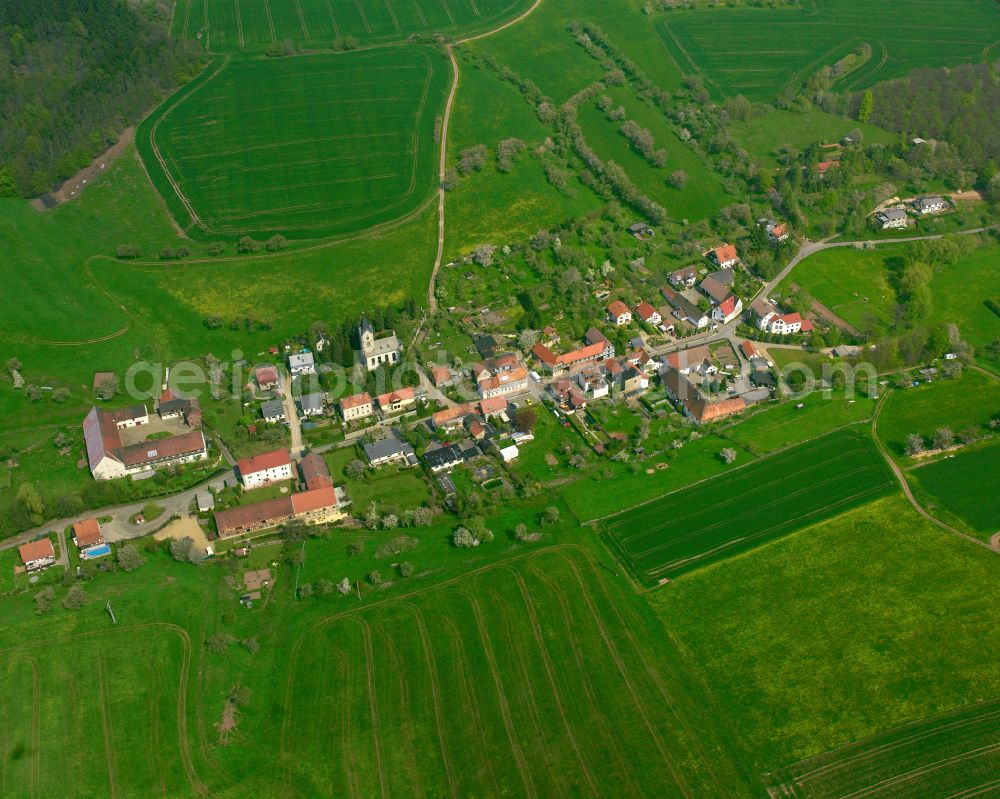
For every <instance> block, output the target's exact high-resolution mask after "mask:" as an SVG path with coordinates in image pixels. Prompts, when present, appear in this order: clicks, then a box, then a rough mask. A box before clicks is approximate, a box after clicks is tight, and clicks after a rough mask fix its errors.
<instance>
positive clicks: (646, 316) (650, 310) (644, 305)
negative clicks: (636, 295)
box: [635, 300, 659, 322]
mask: <svg viewBox="0 0 1000 799" xmlns="http://www.w3.org/2000/svg"><path fill="white" fill-rule="evenodd" d="M635 312H636V313H637V314H639V318H640V319H642V321H643V322H648V321H649V320H650V319H651V318H652V317H653V316H654V315H657V316H658V315H659V314H658V313H657V310H656V309H655V308H654V307H653V306H652V305H650V304H649V303H648V302H646V301H645V300H643V301H642V302H640V303H639V304H638V305H636V306H635Z"/></svg>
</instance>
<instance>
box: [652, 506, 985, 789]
mask: <svg viewBox="0 0 1000 799" xmlns="http://www.w3.org/2000/svg"><path fill="white" fill-rule="evenodd" d="M996 579H997V556H996V554H995V553H991V552H987V551H985V550H982V549H980V548H979V547H975V546H970V545H969V544H968V543H966V542H963V541H961V540H959V539H958V538H956V537H954V536H951V535H949V534H947V533H945V532H944V531H942V530H941V529H940V528H938V527H936V526H934V525H933V524H931V523H930V522H927V521H925V520H923V519H922V518H921V517H919V516H918V515H917V514H916V512H915V511H914V510H913V509H912V508H911V507H910V506H909V505H908V504H907V502H906V501H905V500H904V499H903V498H902V496H901V495H894V496H891V497H886V498H884V499H881V500H878V501H877V502H873V503H870V504H867V505H865V506H863V507H861V508H857V509H855V510H853V511H851V512H849V513H846V514H843V515H840V516H838V517H836V518H834V519H831V520H828V521H825V522H821V523H819V524H816V525H813V526H811V527H809V528H807V529H805V530H802V531H800V532H798V533H796V534H794V535H791V536H787V537H785V538H782V539H780V540H778V541H775V542H772V543H771V544H768V545H767V546H764V547H760V548H758V549H755V550H752V551H750V552H748V553H746V554H744V555H741V556H739V557H736V558H732V559H729V560H726V561H723V562H720V563H716V564H714V565H712V566H709V567H708V568H706V569H702V570H700V571H698V572H695V573H693V574H689V575H687V576H685V577H684V578H683V579H681V580H677V581H675V582H674V583H672V584H671V585H670V586H668V587H666V588H663V589H660V590H658V591H656V592H654V593H653V594H652V595H651V598H652V599H651V601H652V602H653V604H654V606H655V607H656V608H657V609H658V611H659V614H660V616H661V618H662V619H663V620H664V623H665V624H666V625H667V627H668V629H669V630H670V633H671V637H672V639H673V640H674V641H675V642H676V643H677V645H678V646H679V647H681V649H682V650H683V651H684V652H685V653H686V654H687V656H688V658H689V659H690V660H691V661H692V662H695V663H697V664H698V670H699V671H700V673H701V678H702V679H703V680H704V681H705V682H706V683H707V684H709V685H711V686H712V693H713V694H714V697H715V699H716V701H718V702H719V703H720V705H722V706H724V707H726V708H728V709H729V712H730V714H731V717H732V720H733V724H734V726H735V730H736V734H737V735H738V736H739V738H740V739H741V740H742V741H743V742H744V744H745V745H746V747H747V748H748V750H749V751H750V752H752V754H753V759H754V763H755V767H756V768H758V769H759V770H761V771H774V770H777V769H779V768H781V767H783V766H787V765H789V764H792V763H795V762H796V761H799V760H801V759H803V758H806V757H812V756H814V755H817V754H819V753H822V752H826V751H827V750H830V749H834V748H835V747H838V746H840V745H842V744H845V743H847V742H849V741H857V740H860V739H864V738H867V737H869V736H872V735H875V734H877V733H880V732H882V731H885V730H887V729H889V728H891V727H894V726H897V725H900V724H906V723H910V722H913V721H916V720H919V719H923V718H926V717H931V716H937V715H939V714H941V713H945V712H948V711H951V710H954V709H956V708H961V707H964V706H967V705H969V704H970V703H972V702H977V701H983V700H987V699H992V698H994V697H996V696H997V695H998V694H1000V677H998V675H997V673H996V670H995V669H993V668H992V664H993V663H994V662H995V661H996V658H997V657H1000V641H998V640H997V637H996V636H995V635H993V634H992V632H991V631H992V630H993V629H995V627H996V625H997V623H998V622H1000V609H998V607H997V603H996V602H995V601H994V595H995V592H994V590H993V586H995V584H996ZM901 759H902V758H901ZM904 765H905V763H904ZM902 770H905V769H904V768H900V769H899V770H897V771H896V773H899V771H902ZM805 795H812V794H805ZM818 795H825V794H818ZM836 795H843V794H836ZM893 795H895V794H893ZM906 795H907V796H909V795H910V794H906ZM922 795H924V796H927V795H940V794H939V793H938V792H933V791H932V792H931V793H924V794H922Z"/></svg>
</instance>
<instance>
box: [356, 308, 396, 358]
mask: <svg viewBox="0 0 1000 799" xmlns="http://www.w3.org/2000/svg"><path fill="white" fill-rule="evenodd" d="M358 338H359V339H360V340H361V363H362V365H363V366H364V367H365V369H367V370H368V371H369V372H372V371H374V370H375V369H378V367H379V366H381V365H382V364H385V363H388V364H392V363H399V355H400V352H401V347H400V345H399V339H397V338H396V333H395V331H393V332H390V333H389V335H388V336H383V337H382V338H375V331H374V329H373V328H372V326H371V322H369V321H368V317H367V316H366V317H365V318H364V319H362V320H361V326H360V327H359V328H358Z"/></svg>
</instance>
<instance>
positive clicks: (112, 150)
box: [31, 125, 135, 211]
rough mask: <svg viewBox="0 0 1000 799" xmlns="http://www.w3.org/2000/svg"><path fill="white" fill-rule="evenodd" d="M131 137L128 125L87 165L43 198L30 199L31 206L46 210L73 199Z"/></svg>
mask: <svg viewBox="0 0 1000 799" xmlns="http://www.w3.org/2000/svg"><path fill="white" fill-rule="evenodd" d="M133 138H135V128H134V127H132V126H131V125H130V126H129V127H127V128H125V130H123V131H122V133H121V136H119V137H118V141H116V142H115V143H114V144H112V145H111V146H110V147H109V148H108V149H107V150H105V151H104V152H103V153H101V154H100V155H99V156H97V158H95V159H94V160H93V161H91V162H90V165H89V166H86V167H84V168H83V169H81V170H80V171H79V172H77V173H76V174H75V175H73V177H71V178H70V179H69V180H67V181H66V182H65V183H63V184H62V186H60V187H59V188H58V189H56V190H55V191H53V192H50V193H48V194H46V195H45V199H44V200H43V199H42V198H41V197H36V198H35V199H34V200H32V201H31V207H32V208H34V209H35V210H36V211H48V210H49V209H51V208H55V207H56V206H57V205H61V204H62V203H65V202H69V201H70V200H75V199H76V198H77V197H79V196H80V195H81V194H83V190H84V189H86V188H87V186H88V185H90V184H91V183H93V182H94V180H96V179H97V178H98V177H100V176H101V175H102V174H103V173H104V171H105V170H106V169H107V168H108V165H109V164H111V162H112V161H114V160H115V159H116V158H118V156H120V155H121V154H122V153H123V152H125V150H126V148H127V147H128V146H129V145H130V144H131V143H132V139H133Z"/></svg>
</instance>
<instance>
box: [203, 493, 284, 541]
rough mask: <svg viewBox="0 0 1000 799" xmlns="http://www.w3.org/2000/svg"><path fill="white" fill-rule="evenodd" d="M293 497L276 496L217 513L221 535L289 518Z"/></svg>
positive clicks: (216, 521)
mask: <svg viewBox="0 0 1000 799" xmlns="http://www.w3.org/2000/svg"><path fill="white" fill-rule="evenodd" d="M293 510H294V509H293V508H292V499H291V497H276V498H275V499H266V500H264V501H263V502H254V503H253V504H252V505H241V506H238V507H235V508H230V509H229V510H222V511H219V512H218V513H216V514H215V525H216V527H217V528H218V529H219V535H225V534H226V533H228V532H231V531H234V530H238V529H240V528H244V527H250V526H253V525H265V524H267V523H268V522H274V523H275V524H277V523H279V522H281V521H283V520H285V519H287V518H288V517H289V516H291V515H292V513H293Z"/></svg>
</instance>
